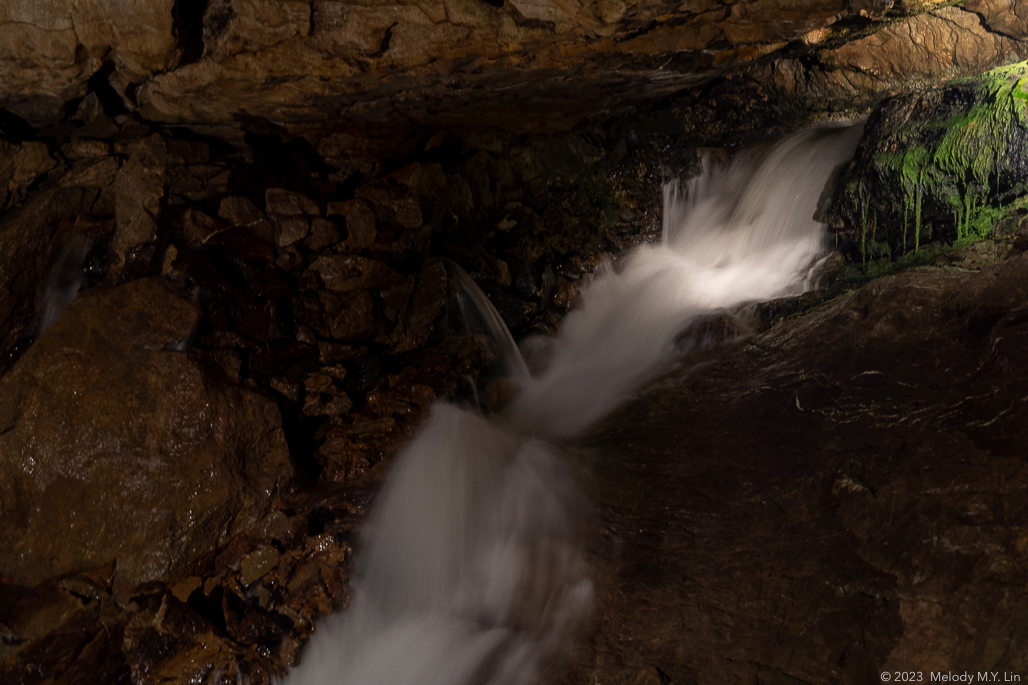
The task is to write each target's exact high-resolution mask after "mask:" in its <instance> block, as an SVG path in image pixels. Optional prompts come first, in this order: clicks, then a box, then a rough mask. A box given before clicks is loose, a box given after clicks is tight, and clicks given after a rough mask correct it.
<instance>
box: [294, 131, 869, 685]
mask: <svg viewBox="0 0 1028 685" xmlns="http://www.w3.org/2000/svg"><path fill="white" fill-rule="evenodd" d="M859 136H860V127H849V128H839V129H815V130H809V131H803V132H800V133H798V134H794V135H792V136H789V137H787V138H785V139H783V140H782V141H780V142H778V143H777V144H775V145H772V146H763V147H759V148H754V149H751V150H748V151H744V152H742V153H740V154H739V155H737V156H736V158H735V159H734V160H733V161H732V163H731V164H729V165H727V166H720V167H715V166H713V165H711V164H709V163H708V165H707V166H708V168H707V169H705V170H704V173H703V174H701V175H700V176H699V177H698V178H696V179H693V180H692V181H690V182H689V184H688V185H687V186H686V187H685V188H680V187H678V186H677V185H676V184H669V185H667V186H666V187H665V198H664V200H665V204H664V217H665V218H664V236H663V240H662V243H661V244H660V245H656V246H644V247H640V248H637V249H636V250H635V251H633V252H632V253H630V254H629V255H627V256H626V257H625V259H624V260H623V261H622V263H621V264H620V265H619V267H618V268H615V267H614V266H613V265H611V264H604V265H603V266H602V267H601V268H600V269H599V270H598V271H597V272H596V274H594V276H593V277H592V279H591V280H590V282H589V283H588V284H587V285H586V286H585V287H584V288H583V290H582V293H581V300H580V303H579V305H578V308H577V309H576V310H575V311H573V312H571V313H570V314H569V315H568V316H567V318H566V320H565V321H564V323H563V325H562V326H561V329H560V331H559V333H558V334H557V336H556V337H555V338H553V339H552V340H550V341H549V342H548V343H547V344H546V345H545V347H546V349H547V353H546V355H545V363H541V364H539V365H537V366H541V367H542V368H536V373H535V374H534V375H532V376H528V375H527V374H524V373H523V371H522V369H524V366H523V363H521V362H520V360H519V361H517V362H512V363H508V364H507V366H508V368H510V369H511V370H512V372H514V373H515V375H517V376H520V377H519V378H518V379H517V380H518V383H519V385H520V390H519V392H518V394H517V395H516V396H515V397H514V399H513V400H512V401H511V403H510V404H509V405H508V406H507V407H506V408H505V409H504V411H503V412H502V413H500V414H498V415H492V416H489V417H486V416H483V415H482V414H480V413H479V412H476V411H474V410H471V409H462V408H458V407H456V406H453V405H451V404H446V403H439V404H437V405H436V406H435V407H434V408H433V410H432V413H431V416H430V418H429V419H428V421H427V423H426V425H425V426H424V427H423V428H422V430H421V432H420V433H419V434H418V435H417V436H416V437H415V438H414V440H413V441H412V442H411V444H410V445H408V446H407V447H406V448H405V449H404V450H403V452H402V453H401V454H400V455H399V456H398V457H397V462H396V466H395V467H394V470H393V473H392V475H391V478H390V480H389V482H388V483H387V485H386V487H385V489H384V490H383V492H382V494H381V496H380V498H379V500H378V503H377V506H376V509H375V511H374V512H373V514H372V516H371V519H370V520H369V522H368V525H367V528H366V530H365V531H364V536H363V553H362V558H361V562H360V565H359V567H358V569H357V574H356V581H355V583H354V601H353V603H352V604H351V606H350V608H349V609H348V610H347V611H346V612H344V613H342V614H340V615H337V616H334V617H330V618H328V619H326V620H325V621H323V622H322V623H321V624H319V626H318V632H317V634H316V635H315V637H314V638H313V639H312V641H311V644H310V645H309V646H308V648H307V650H306V652H305V653H304V654H303V657H302V661H301V664H300V666H299V667H298V668H296V669H295V670H293V671H292V672H291V673H290V674H289V675H288V676H287V677H286V678H285V680H284V681H283V682H284V683H286V684H287V685H294V684H295V685H301V684H302V685H322V684H324V685H327V684H329V683H332V684H337V683H347V684H352V685H400V684H403V683H409V684H411V685H413V684H414V683H418V684H426V685H430V684H434V683H438V684H439V685H462V684H468V685H472V684H473V685H479V684H486V683H489V684H497V685H499V684H504V685H506V684H508V683H509V684H520V683H530V682H533V680H534V679H535V678H536V675H537V672H538V669H539V667H540V665H541V664H542V663H543V661H544V660H545V659H547V658H549V657H551V656H552V655H553V654H554V653H555V650H556V648H557V647H558V646H559V645H560V644H562V642H563V641H564V640H565V638H567V636H568V634H569V631H571V630H572V629H573V628H574V627H575V626H576V625H577V624H579V623H580V622H581V621H582V619H583V618H584V617H585V615H586V613H587V611H588V605H589V601H590V597H591V592H592V590H591V583H590V581H589V578H588V570H587V567H586V563H585V556H584V551H583V546H582V545H583V525H584V522H585V521H586V520H587V505H586V503H585V501H584V498H583V496H582V494H581V493H580V491H579V490H578V488H577V486H576V485H575V480H574V478H573V475H572V474H571V473H570V471H569V469H568V467H567V466H566V465H565V464H564V463H563V462H562V460H561V459H560V456H559V454H558V450H557V449H556V448H555V447H554V446H553V444H551V442H549V441H553V440H558V439H563V438H569V437H573V436H576V435H580V434H582V433H583V432H584V431H585V430H587V429H588V428H589V427H590V426H591V425H592V424H594V423H595V422H596V421H597V420H598V419H600V418H601V417H602V416H604V415H605V414H607V413H608V412H610V411H611V410H612V409H614V408H615V407H616V406H618V405H619V404H620V403H622V402H623V401H624V400H625V399H626V398H627V397H628V396H629V394H630V393H632V392H633V391H634V390H636V389H637V388H638V387H639V386H640V384H641V383H643V382H644V381H646V379H648V378H650V377H652V376H653V375H654V374H655V373H656V372H657V371H659V369H660V368H661V366H662V365H663V364H666V363H667V362H668V361H669V360H670V359H671V358H672V357H673V355H674V349H675V343H674V339H675V336H676V334H677V333H678V332H680V331H681V330H683V328H685V327H686V326H688V324H689V323H690V322H691V321H693V320H695V319H696V318H697V317H701V316H704V315H706V314H708V313H710V312H712V311H716V310H718V309H722V308H730V307H735V306H738V305H740V304H743V303H746V302H752V301H757V300H766V299H771V298H775V297H782V296H785V295H791V294H798V293H800V292H802V291H803V290H805V289H806V288H808V287H809V286H810V283H811V279H812V274H813V272H814V269H815V268H816V266H817V264H818V261H819V260H820V259H821V258H822V257H823V255H824V253H825V240H824V227H823V226H822V225H820V224H818V223H817V222H815V221H814V220H813V219H812V218H811V217H812V216H813V214H814V213H815V209H816V205H817V202H818V199H819V197H820V195H821V192H822V189H823V188H824V185H825V182H826V180H827V179H828V178H829V176H830V175H831V173H832V171H833V170H834V168H835V167H836V166H837V165H838V164H840V163H841V162H843V161H845V160H846V159H848V158H849V157H850V156H852V154H853V151H854V149H855V148H856V144H857V140H858V138H859ZM472 285H473V284H472ZM466 287H469V286H466ZM484 316H485V318H488V315H484ZM501 347H502V345H501ZM511 354H516V352H511Z"/></svg>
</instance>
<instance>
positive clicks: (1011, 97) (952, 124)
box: [827, 63, 1028, 261]
mask: <svg viewBox="0 0 1028 685" xmlns="http://www.w3.org/2000/svg"><path fill="white" fill-rule="evenodd" d="M1026 76H1028V63H1019V64H1015V65H1011V66H1008V67H1001V68H998V69H995V70H993V71H991V72H988V73H986V74H983V75H981V76H979V77H976V78H973V79H961V80H957V81H954V82H952V83H951V84H949V85H948V86H946V87H944V88H939V89H933V90H929V91H925V92H923V93H918V94H914V95H907V96H901V97H896V98H893V99H891V100H887V101H886V102H885V103H883V104H882V105H881V107H879V108H878V109H877V110H876V111H875V113H874V115H873V116H872V117H871V118H870V119H869V120H868V122H867V125H866V127H865V132H864V136H863V137H862V139H861V143H860V147H859V149H858V150H857V154H856V156H855V157H854V161H853V163H851V164H850V165H849V166H848V167H847V168H846V169H845V170H844V172H843V174H842V176H841V178H840V181H839V182H838V184H837V186H836V189H835V196H834V198H833V202H832V206H831V208H830V209H829V210H828V212H827V218H828V219H829V222H830V225H831V227H832V228H834V229H836V230H837V231H839V233H840V235H842V236H845V237H846V238H848V243H849V249H850V252H851V254H852V255H853V257H854V258H856V259H860V260H861V261H866V260H868V259H870V258H873V257H876V256H878V255H879V254H880V253H883V252H884V253H885V254H886V255H887V256H891V257H893V258H896V257H899V256H901V255H902V254H904V253H906V252H908V251H917V250H919V248H920V247H921V246H922V245H926V244H927V243H929V242H931V241H939V240H946V241H947V242H952V241H954V240H956V241H962V242H967V241H970V240H974V239H980V238H985V237H990V236H991V235H992V234H993V232H994V230H995V229H996V228H997V226H999V225H1000V224H1001V223H1002V222H1003V221H1004V220H1005V219H1007V218H1008V217H1012V216H1014V215H1015V214H1016V213H1017V212H1019V211H1021V210H1022V209H1023V208H1024V207H1025V206H1026V202H1025V200H1024V199H1023V197H1024V196H1025V193H1026V192H1028V178H1026V174H1025V170H1026V169H1028V105H1026V102H1028V92H1026V91H1025V90H1024V79H1025V78H1026Z"/></svg>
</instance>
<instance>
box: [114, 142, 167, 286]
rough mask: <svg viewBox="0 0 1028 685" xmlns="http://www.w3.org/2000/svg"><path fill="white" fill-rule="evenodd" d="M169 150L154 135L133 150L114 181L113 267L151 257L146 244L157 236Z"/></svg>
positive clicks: (148, 244) (117, 267)
mask: <svg viewBox="0 0 1028 685" xmlns="http://www.w3.org/2000/svg"><path fill="white" fill-rule="evenodd" d="M167 163H168V150H167V146H166V145H165V143H164V139H163V138H162V137H161V136H159V135H153V136H150V137H149V138H147V139H145V140H144V141H143V143H141V144H140V146H139V147H138V148H136V150H135V151H134V152H133V153H132V156H131V157H130V158H129V160H128V162H126V163H125V166H123V167H122V168H121V169H120V170H119V171H118V175H117V177H116V179H115V181H114V191H115V217H116V219H117V225H118V227H117V231H116V232H115V234H114V240H113V242H112V243H111V252H112V253H113V255H114V265H113V267H114V269H116V270H120V269H122V268H123V267H124V266H125V265H126V262H131V261H137V260H139V261H148V253H147V251H146V248H147V247H148V246H150V245H152V244H153V243H154V241H155V240H156V238H157V223H158V221H159V219H160V216H161V211H162V209H163V205H164V195H165V191H166V184H167V176H166V173H165V167H166V166H167Z"/></svg>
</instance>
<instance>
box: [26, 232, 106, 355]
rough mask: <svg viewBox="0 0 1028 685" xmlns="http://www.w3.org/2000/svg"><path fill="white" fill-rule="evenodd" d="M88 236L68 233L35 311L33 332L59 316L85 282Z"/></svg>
mask: <svg viewBox="0 0 1028 685" xmlns="http://www.w3.org/2000/svg"><path fill="white" fill-rule="evenodd" d="M92 247H93V241H92V239H90V238H88V237H86V236H83V235H80V234H78V233H75V234H72V235H71V236H70V237H69V238H68V240H67V242H65V244H64V246H63V247H62V248H61V251H60V252H59V253H58V254H57V257H56V259H54V262H53V265H52V266H51V267H50V273H49V274H48V275H47V280H46V286H45V287H44V289H43V297H42V300H41V304H40V306H39V310H38V311H39V313H38V315H37V326H36V335H37V336H39V335H42V334H43V333H44V332H45V331H46V330H47V329H49V328H50V326H52V325H53V324H54V322H55V321H57V319H58V318H60V316H61V313H62V312H63V311H64V310H65V308H66V307H67V306H68V305H69V304H71V303H72V302H73V301H74V300H75V297H76V296H77V295H78V293H79V290H80V289H81V288H82V286H83V285H85V283H86V273H85V268H84V267H85V264H86V258H87V256H88V255H89V250H90V249H91V248H92Z"/></svg>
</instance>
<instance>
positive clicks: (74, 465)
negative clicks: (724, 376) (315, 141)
mask: <svg viewBox="0 0 1028 685" xmlns="http://www.w3.org/2000/svg"><path fill="white" fill-rule="evenodd" d="M101 100H102V99H101V98H97V97H94V96H92V95H91V96H90V97H88V98H86V99H85V100H83V101H82V102H81V103H80V106H79V107H77V108H76V109H74V110H71V114H69V115H68V116H67V118H66V121H64V122H62V123H61V124H58V125H54V126H52V127H49V128H46V129H43V130H39V131H34V132H26V131H21V136H22V139H20V140H19V142H17V143H10V144H7V147H4V148H3V149H0V156H2V159H3V161H4V166H3V167H2V171H3V173H7V174H9V176H10V178H9V180H8V185H7V186H6V187H7V188H8V189H9V191H8V192H9V194H8V195H7V196H5V198H4V199H3V202H5V203H7V204H10V205H11V207H10V209H9V211H7V212H6V213H5V214H4V215H3V216H2V217H0V287H2V289H3V290H4V292H5V293H7V296H5V297H4V298H2V299H0V319H2V320H3V321H4V322H6V325H5V327H4V328H3V329H2V330H0V355H2V356H0V360H2V361H0V371H2V374H3V375H2V376H0V417H2V419H0V421H2V423H3V428H2V429H0V445H2V449H0V454H2V455H3V459H5V460H6V462H5V463H6V466H5V474H6V475H5V476H4V477H3V478H0V487H2V488H3V493H5V494H3V497H2V500H0V506H2V511H3V514H4V516H5V520H8V521H9V522H10V525H9V526H8V527H7V528H5V534H6V535H7V536H8V538H9V539H8V540H6V541H5V543H4V549H5V550H6V551H5V553H4V555H0V574H2V575H0V643H2V651H0V656H2V659H0V680H3V681H4V682H8V681H9V682H18V683H39V682H62V683H79V682H82V683H86V682H97V680H98V679H99V680H101V681H104V682H126V683H127V682H133V683H157V682H203V683H221V682H233V683H234V682H238V681H239V679H240V678H242V679H243V680H244V681H247V682H253V683H261V682H270V679H271V678H273V677H274V676H275V675H277V674H281V673H283V672H284V669H285V668H286V667H287V666H288V665H289V664H291V663H293V662H294V661H295V659H296V658H297V655H298V653H299V649H300V647H301V645H302V644H303V642H304V641H305V640H306V638H307V637H308V636H309V635H310V633H311V631H312V630H313V626H314V621H315V619H316V618H317V617H318V616H321V615H324V614H326V613H329V612H331V611H334V610H337V609H339V608H341V607H343V606H345V605H346V603H347V602H348V590H347V585H346V584H347V573H348V565H349V559H350V554H351V545H352V544H353V542H354V539H355V536H356V531H357V529H358V527H359V524H360V522H361V521H362V520H363V519H364V517H365V516H366V513H367V510H368V507H369V506H370V503H371V501H372V499H373V496H374V493H375V492H377V489H378V487H379V486H380V484H381V482H382V480H383V479H384V478H385V476H386V474H387V473H388V467H389V458H390V457H391V456H392V455H393V454H394V453H395V452H396V450H397V449H398V448H399V446H401V445H402V444H403V443H404V442H405V441H406V440H407V439H408V438H409V436H410V435H412V434H413V432H414V431H415V430H416V428H417V426H418V425H419V422H420V420H421V417H422V415H423V413H424V411H425V410H426V409H427V407H428V406H429V405H430V404H431V402H433V401H434V400H435V399H438V398H443V399H451V400H453V399H456V400H458V401H465V402H470V401H473V399H474V398H476V397H477V398H478V401H480V402H481V403H482V406H484V407H486V408H487V409H494V408H498V407H500V406H502V405H503V404H504V403H505V402H506V401H507V399H509V397H510V394H511V392H512V388H510V387H509V386H508V385H505V384H504V383H502V382H499V381H498V380H497V379H496V378H495V377H494V376H493V375H491V374H492V372H491V371H488V370H489V369H492V368H493V367H494V366H495V361H496V360H495V358H494V356H493V353H492V351H491V350H490V349H489V346H488V345H484V344H483V339H482V338H481V337H480V336H477V335H471V334H469V333H468V332H467V331H466V330H465V324H464V322H463V321H462V319H461V316H460V313H459V311H458V310H457V309H456V308H455V307H454V306H453V305H452V302H453V300H454V299H455V298H454V295H455V292H456V291H455V288H456V285H455V284H454V282H453V281H452V280H451V278H450V276H449V273H448V267H447V266H446V265H445V263H444V260H443V258H447V259H451V260H453V261H454V262H455V263H457V264H458V265H460V266H462V267H463V268H464V269H466V270H468V271H469V272H470V273H471V274H472V276H473V278H474V279H475V280H477V281H478V282H479V283H481V284H482V285H483V287H484V288H485V289H486V290H487V292H488V293H489V295H490V296H491V297H492V298H493V299H494V301H495V302H497V304H498V306H499V307H500V309H501V311H502V312H503V314H504V316H505V317H507V319H508V321H509V323H510V324H511V326H512V327H513V329H514V331H515V333H516V334H517V335H524V334H526V333H528V332H540V331H552V330H553V328H554V326H555V325H556V323H557V322H558V321H559V319H560V317H561V316H562V315H563V314H564V313H565V312H566V311H567V310H568V309H569V308H570V307H571V306H573V304H574V301H575V298H576V294H577V288H578V284H579V282H580V281H581V279H582V278H584V277H587V275H588V274H589V273H590V272H591V271H592V269H593V268H594V267H595V266H596V265H597V264H598V263H599V262H600V260H601V259H602V258H603V257H604V256H605V255H607V254H616V253H619V252H621V251H622V250H624V249H625V248H627V247H628V246H630V245H631V244H634V243H635V242H637V241H639V240H641V239H645V238H646V237H647V236H652V235H653V234H654V231H655V229H656V226H657V220H656V213H655V209H656V206H657V202H658V199H659V185H660V180H661V177H660V174H659V173H654V172H653V171H652V170H653V169H654V168H656V166H657V165H656V164H655V162H654V160H655V158H656V157H658V156H660V155H661V154H662V153H661V152H660V149H661V144H662V143H661V142H660V139H659V138H654V139H653V140H651V139H649V138H646V137H643V138H642V139H640V138H639V137H638V136H636V135H635V134H631V135H630V136H629V137H631V138H632V140H633V142H632V143H631V145H630V146H629V145H628V144H626V143H624V142H621V144H620V145H619V144H618V142H619V141H623V140H624V139H625V136H626V135H629V134H628V133H626V132H625V131H623V130H622V129H621V128H619V127H618V126H613V127H611V128H608V129H599V128H596V129H590V130H588V131H586V132H583V133H580V134H575V135H567V136H562V137H557V138H526V137H522V138H515V137H513V136H511V135H509V134H504V133H496V132H488V131H487V132H484V133H480V134H476V135H474V136H470V137H468V138H467V139H465V137H464V136H460V135H449V134H444V135H441V136H440V137H439V139H438V141H437V142H438V145H437V146H436V147H435V149H434V150H430V151H427V152H425V153H424V154H422V155H420V158H419V159H417V160H407V161H404V162H403V163H399V164H393V165H392V166H372V167H368V169H366V170H364V171H358V172H353V173H350V174H341V173H338V172H337V171H336V170H334V169H332V168H331V167H328V166H326V165H325V164H324V163H323V161H322V160H320V159H319V158H318V157H317V155H316V154H314V153H313V152H312V151H310V149H309V147H307V148H304V146H303V145H302V142H297V141H295V140H288V139H281V138H279V137H277V136H273V135H269V136H265V137H260V136H256V137H254V138H253V139H252V140H250V144H249V145H248V146H246V147H245V148H244V149H242V150H240V149H235V148H231V147H229V146H227V145H225V144H224V143H222V142H220V141H218V140H215V139H209V138H205V137H203V136H199V135H195V134H191V133H188V132H184V131H170V130H168V129H160V130H158V129H157V128H156V127H154V126H153V125H151V124H150V123H148V122H145V121H142V120H139V119H138V118H136V117H134V116H133V115H130V114H127V113H125V112H121V111H111V112H107V111H105V106H106V105H105V104H104V102H102V101H101ZM26 136H28V137H29V138H32V137H36V138H38V140H32V139H28V140H26V139H24V138H25V137H26ZM304 150H306V152H305V151H304ZM680 156H681V157H682V159H684V160H687V162H686V164H685V165H684V166H683V167H682V168H685V169H689V168H690V164H691V163H692V161H694V159H695V157H694V156H693V155H691V153H688V152H685V153H682V154H681V155H680ZM365 171H367V172H368V173H365ZM68 254H73V255H80V258H79V257H76V258H75V259H70V258H67V257H66V255H68ZM55 274H57V275H58V276H59V278H56V280H55ZM51 281H53V282H59V283H62V284H64V285H63V286H62V287H63V288H64V290H62V291H61V292H56V291H54V289H53V288H51V287H50V286H49V285H47V284H48V283H50V282H51ZM80 286H81V287H82V288H83V290H82V292H81V293H79V294H78V297H77V298H75V295H76V292H75V291H76V290H77V289H78V288H79V287H80ZM62 298H65V299H64V300H62ZM72 299H74V301H73V302H72V303H71V305H70V306H69V307H68V308H67V309H65V310H64V311H63V313H61V307H62V306H63V304H55V303H57V302H59V301H60V302H62V303H63V302H64V301H71V300H72ZM47 311H53V312H54V316H55V317H58V315H59V317H58V318H56V323H54V324H53V326H52V327H51V328H49V330H46V331H45V332H44V331H43V323H42V322H43V321H44V318H45V317H44V312H47ZM176 469H177V470H176ZM72 530H77V531H82V533H80V534H79V533H76V534H75V535H74V536H71V537H69V531H72ZM168 530H172V531H173V532H174V533H173V534H172V535H169V534H168Z"/></svg>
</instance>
